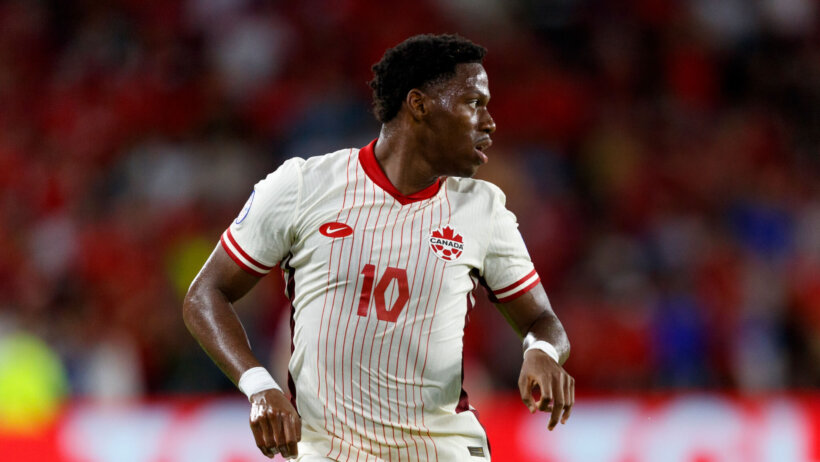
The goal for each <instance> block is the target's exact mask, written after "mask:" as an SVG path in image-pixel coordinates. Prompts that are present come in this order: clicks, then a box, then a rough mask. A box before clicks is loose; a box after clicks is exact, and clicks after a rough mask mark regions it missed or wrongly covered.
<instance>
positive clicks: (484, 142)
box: [475, 136, 493, 164]
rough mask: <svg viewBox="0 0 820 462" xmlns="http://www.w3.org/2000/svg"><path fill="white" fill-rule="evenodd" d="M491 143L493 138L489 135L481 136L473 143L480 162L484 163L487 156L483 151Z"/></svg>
mask: <svg viewBox="0 0 820 462" xmlns="http://www.w3.org/2000/svg"><path fill="white" fill-rule="evenodd" d="M492 145H493V140H491V139H490V137H489V136H488V137H486V138H482V139H480V140H479V141H478V142H477V143H476V144H475V152H476V155H478V158H479V159H481V163H482V164H486V163H487V161H488V160H489V158H488V157H487V154H484V151H486V150H487V149H489V148H490V146H492Z"/></svg>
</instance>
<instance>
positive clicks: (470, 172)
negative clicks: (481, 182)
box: [450, 164, 481, 178]
mask: <svg viewBox="0 0 820 462" xmlns="http://www.w3.org/2000/svg"><path fill="white" fill-rule="evenodd" d="M479 167H481V164H473V165H469V166H466V167H463V168H460V169H458V171H457V172H455V173H454V174H452V175H450V176H457V177H461V178H472V177H473V176H475V174H476V173H478V168H479Z"/></svg>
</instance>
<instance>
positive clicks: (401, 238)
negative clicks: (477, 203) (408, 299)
mask: <svg viewBox="0 0 820 462" xmlns="http://www.w3.org/2000/svg"><path fill="white" fill-rule="evenodd" d="M409 216H410V208H407V212H406V213H405V215H404V221H402V225H401V231H400V232H399V250H398V259H397V260H398V261H397V263H396V267H399V268H406V267H407V264H408V263H409V260H408V261H406V262H405V263H404V264H402V263H401V257H402V249H403V247H404V227H405V225H406V224H407V217H409ZM396 223H398V220H396ZM395 229H396V228H395V226H394V227H393V230H392V231H391V232H390V242H391V243H392V242H396V240H395V237H394V234H393V232H394V231H395ZM391 248H392V245H391ZM387 261H388V262H389V261H390V258H389V257H388V260H387ZM397 285H398V284H396V285H393V290H391V291H390V297H389V298H388V300H392V299H393V293H394V292H395V288H396V286H397ZM394 309H395V308H394ZM395 335H396V326H393V328H392V329H391V332H390V341H389V342H387V343H388V345H389V347H388V349H387V367H386V369H387V371H388V373H389V371H390V358H392V356H393V355H392V352H393V338H394V336H395ZM399 348H401V344H399ZM397 363H398V362H397ZM396 372H398V364H396ZM387 396H388V399H387V401H388V403H389V402H390V390H389V389H388V390H387ZM396 402H398V388H397V390H396ZM391 407H392V406H387V419H388V420H390V419H391V413H390V409H391ZM391 430H392V433H393V441H394V442H396V429H395V427H394V426H391ZM399 436H401V439H402V443H404V446H405V448H406V447H407V440H406V439H405V438H404V432H403V431H400V432H399Z"/></svg>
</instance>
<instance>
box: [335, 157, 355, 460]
mask: <svg viewBox="0 0 820 462" xmlns="http://www.w3.org/2000/svg"><path fill="white" fill-rule="evenodd" d="M353 170H354V175H355V180H354V184H353V202H352V204H351V205H350V208H349V209H348V214H347V219H346V221H348V222H349V221H350V215H351V214H352V212H353V210H357V207H356V205H357V198H356V196H357V194H358V189H359V169H358V168H356V167H355V163H354V167H353ZM361 200H362V202H363V200H364V194H362V198H361ZM361 212H362V209H361V207H359V208H358V211H357V214H356V219H355V221H354V224H353V229H356V226H358V223H359V217H360V216H361ZM357 237H359V236H357V235H356V234H355V233H354V234H353V239H349V240H348V243H349V245H348V246H347V247H349V251H348V253H347V258H344V257H342V255H343V254H344V249H345V248H344V247H342V250H341V251H340V252H339V258H340V260H339V262H340V265H339V266H340V267H341V261H342V260H347V270H346V274H345V277H344V279H341V280H343V281H349V280H350V269H351V266H352V265H351V263H352V261H351V260H352V258H351V257H352V256H353V248H354V246H355V243H356V238H357ZM355 271H356V272H357V273H358V269H356V270H355ZM337 274H340V273H339V271H338V268H337ZM347 287H348V284H344V289H343V290H342V301H341V302H340V303H339V306H338V308H337V309H336V311H338V313H339V316H338V317H337V318H336V332H335V333H334V335H333V357H334V362H333V384H334V387H333V406H334V407H333V412H334V414H335V415H337V416H338V415H339V399H338V397H337V396H336V383H337V381H336V369H337V368H336V352H337V347H338V342H339V327H340V326H341V324H342V313H343V312H344V309H343V308H344V307H346V304H345V298H346V297H347ZM338 292H339V290H338V287H336V288H335V289H334V291H333V301H332V302H331V304H330V306H331V307H333V308H336V307H337V305H336V294H337V293H338ZM355 293H356V292H355V291H354V292H353V294H354V298H353V300H354V301H355ZM331 315H332V313H331ZM349 319H350V318H349V317H348V324H349ZM344 336H345V340H346V338H347V328H345V333H344ZM329 340H330V337H328V338H327V340H326V341H327V344H328V345H329V344H330V341H329ZM341 384H342V399H343V400H344V399H345V393H344V384H345V381H344V362H342V380H341ZM342 410H343V411H344V413H343V415H342V416H343V418H344V419H343V420H344V425H340V427H341V429H342V432H341V437H340V441H339V456H341V451H342V442H343V441H344V439H345V427H346V426H348V423H347V409H345V408H344V407H343V408H342ZM335 420H336V419H334V424H335ZM334 430H335V426H334ZM331 452H333V439H331V442H330V452H329V453H328V455H329V454H330V453H331Z"/></svg>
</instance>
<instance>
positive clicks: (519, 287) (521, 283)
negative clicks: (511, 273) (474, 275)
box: [493, 270, 541, 303]
mask: <svg viewBox="0 0 820 462" xmlns="http://www.w3.org/2000/svg"><path fill="white" fill-rule="evenodd" d="M539 282H541V278H540V277H539V276H538V273H536V272H535V270H532V271H531V272H530V273H529V274H527V275H526V276H524V277H523V278H521V279H519V280H518V281H517V282H515V283H514V284H511V285H509V286H507V287H505V288H504V289H501V290H494V291H493V295H495V297H496V298H497V299H498V301H499V302H501V303H506V302H509V301H511V300H515V299H516V298H518V297H520V296H521V295H524V294H525V293H527V292H528V291H530V289H532V288H533V287H535V286H536V285H538V283H539Z"/></svg>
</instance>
